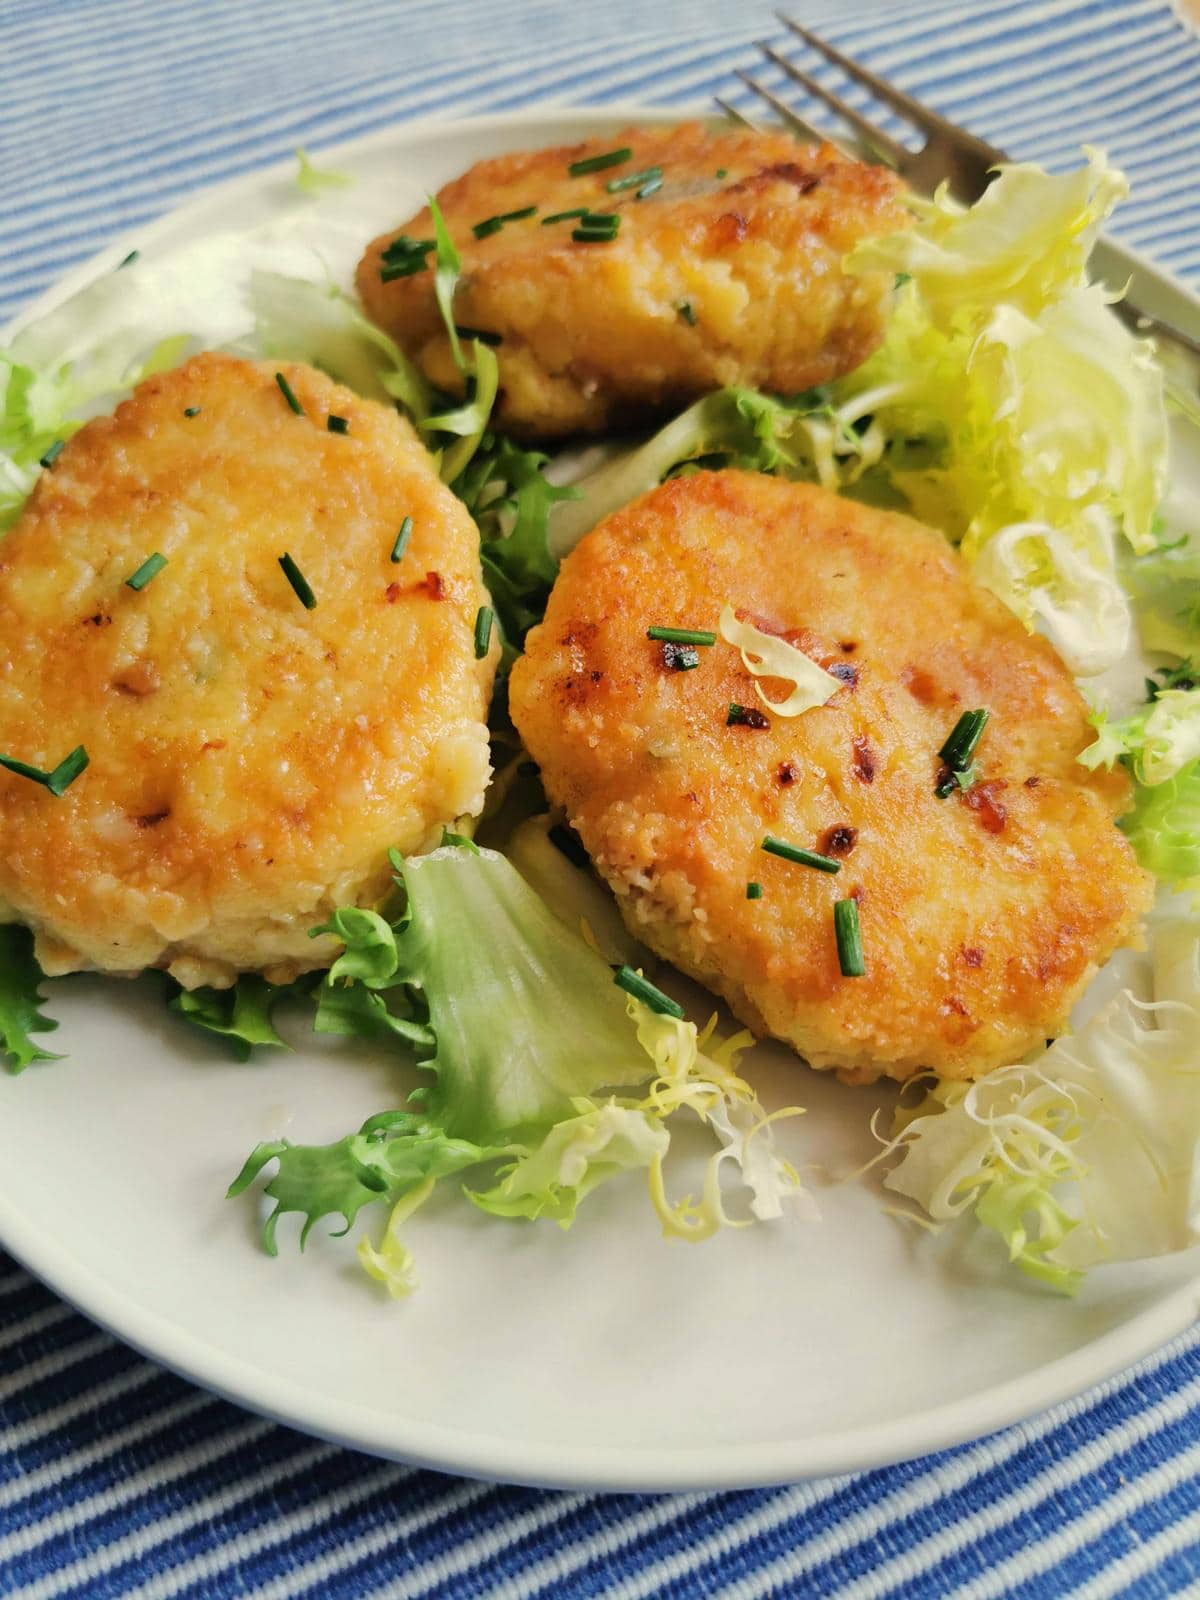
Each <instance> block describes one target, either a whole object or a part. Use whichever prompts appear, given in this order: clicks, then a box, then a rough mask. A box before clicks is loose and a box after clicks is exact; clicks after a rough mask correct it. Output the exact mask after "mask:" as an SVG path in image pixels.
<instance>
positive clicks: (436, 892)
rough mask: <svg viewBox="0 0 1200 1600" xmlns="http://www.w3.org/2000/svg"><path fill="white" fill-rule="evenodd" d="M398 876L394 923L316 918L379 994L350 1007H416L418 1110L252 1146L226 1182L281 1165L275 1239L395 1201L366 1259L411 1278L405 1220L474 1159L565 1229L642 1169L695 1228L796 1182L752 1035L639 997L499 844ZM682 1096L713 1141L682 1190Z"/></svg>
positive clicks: (507, 1211)
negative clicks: (752, 1067) (729, 1189)
mask: <svg viewBox="0 0 1200 1600" xmlns="http://www.w3.org/2000/svg"><path fill="white" fill-rule="evenodd" d="M398 879H399V886H400V888H401V889H402V891H403V895H404V899H405V905H404V910H403V912H402V914H401V915H400V916H399V917H397V918H396V919H395V920H394V921H391V922H389V921H387V920H385V918H384V917H383V916H382V915H380V914H379V913H373V912H360V911H348V912H339V913H338V915H337V916H336V917H335V918H334V919H333V920H332V921H331V922H330V923H328V924H326V925H325V926H324V927H323V928H321V929H320V930H317V931H319V932H320V933H322V934H336V935H337V937H339V938H340V939H341V940H342V941H343V946H344V948H343V953H342V955H341V956H340V957H339V958H338V961H336V962H335V963H334V965H333V967H332V968H331V969H330V974H329V978H328V980H327V986H328V989H329V991H330V992H338V991H341V992H347V991H348V992H351V993H354V992H357V991H361V992H362V993H363V994H366V995H369V996H370V997H371V1000H372V1002H374V1003H372V1004H368V1005H366V1006H363V1007H362V1008H361V1010H353V1009H343V1010H342V1011H341V1012H340V1013H339V1021H340V1022H341V1023H342V1024H343V1025H344V1027H345V1028H346V1030H347V1031H349V1030H350V1029H353V1030H354V1031H363V1032H367V1033H368V1034H369V1036H371V1037H374V1038H379V1037H380V1036H381V1035H382V1034H386V1024H384V1023H383V1022H382V1013H384V1012H386V1013H388V1014H390V1013H391V1011H392V1008H393V1006H395V1007H397V1008H398V1009H401V1010H402V1011H404V1012H406V1013H407V1014H408V1016H409V1017H410V1018H412V1019H413V1020H414V1021H415V1023H416V1024H417V1027H418V1028H419V1029H422V1030H423V1032H420V1033H418V1034H416V1035H415V1036H410V1037H409V1039H408V1041H407V1042H409V1043H412V1044H414V1045H415V1048H416V1055H417V1058H418V1061H419V1063H420V1068H421V1072H422V1077H423V1078H424V1080H425V1081H423V1082H422V1084H421V1086H420V1087H419V1088H418V1089H416V1090H415V1091H414V1092H413V1093H412V1094H410V1096H409V1097H408V1105H407V1107H402V1108H397V1109H395V1110H390V1111H386V1112H383V1113H380V1114H379V1115H378V1116H376V1117H372V1118H370V1119H368V1121H367V1122H366V1123H364V1124H363V1126H362V1127H361V1128H360V1129H359V1131H358V1132H357V1133H354V1134H350V1135H348V1136H347V1137H345V1138H343V1139H341V1140H338V1141H337V1142H336V1143H334V1144H330V1145H324V1146H301V1145H293V1144H291V1143H289V1142H288V1141H287V1140H282V1139H280V1140H273V1141H270V1142H268V1143H265V1144H262V1145H260V1146H259V1147H258V1148H257V1149H256V1150H255V1151H253V1152H252V1154H251V1156H250V1157H249V1159H248V1161H247V1162H246V1164H245V1166H244V1167H243V1169H242V1171H241V1173H240V1174H239V1175H238V1177H237V1178H236V1179H235V1180H234V1183H233V1185H232V1186H231V1189H230V1194H231V1195H236V1194H240V1193H242V1192H243V1191H244V1190H245V1189H247V1188H248V1187H249V1186H250V1185H251V1184H252V1183H253V1182H254V1180H255V1179H256V1178H257V1177H258V1175H259V1174H260V1173H261V1172H262V1171H263V1169H264V1168H265V1167H267V1166H268V1165H269V1164H270V1163H272V1162H274V1163H277V1166H276V1168H275V1171H274V1173H273V1174H272V1176H271V1177H270V1178H269V1180H268V1182H267V1184H266V1188H265V1193H266V1195H267V1197H268V1198H269V1199H271V1200H272V1201H273V1202H274V1206H273V1209H272V1211H271V1213H270V1215H269V1217H268V1220H267V1223H266V1229H265V1232H264V1242H265V1244H266V1246H267V1248H268V1249H269V1250H274V1249H275V1247H276V1239H275V1229H276V1225H277V1222H278V1218H279V1217H280V1216H281V1215H283V1214H284V1213H286V1212H299V1213H300V1214H301V1215H302V1216H303V1218H304V1223H303V1228H302V1233H301V1242H302V1243H303V1241H304V1239H305V1238H306V1237H307V1236H308V1234H309V1233H310V1231H311V1229H312V1228H313V1226H314V1225H315V1224H316V1223H317V1222H318V1221H319V1220H320V1219H321V1218H322V1217H325V1216H335V1217H337V1218H340V1219H341V1220H342V1222H343V1223H344V1225H345V1227H347V1228H348V1227H349V1226H350V1225H351V1224H352V1223H353V1222H354V1220H355V1218H356V1217H357V1216H358V1213H359V1212H360V1211H361V1210H362V1209H363V1208H364V1207H365V1206H368V1205H370V1204H372V1203H374V1202H381V1203H383V1204H386V1205H387V1206H388V1207H389V1209H390V1210H391V1211H392V1213H393V1224H389V1226H388V1228H387V1229H386V1231H385V1233H384V1235H383V1237H382V1238H381V1240H380V1241H379V1243H378V1244H375V1243H372V1242H371V1241H369V1240H368V1241H367V1242H366V1243H365V1244H364V1245H363V1247H362V1250H361V1252H360V1254H361V1255H362V1259H363V1264H364V1266H365V1267H366V1268H367V1270H368V1271H369V1272H371V1274H372V1275H373V1276H375V1277H378V1278H379V1279H380V1280H381V1281H383V1282H384V1283H385V1284H386V1285H387V1286H388V1288H389V1290H390V1291H391V1292H393V1293H403V1292H407V1290H408V1289H409V1288H411V1287H412V1283H413V1272H412V1260H411V1256H410V1255H409V1253H408V1250H407V1247H406V1246H405V1245H404V1244H403V1241H402V1240H401V1239H400V1237H399V1235H398V1233H397V1226H398V1221H399V1220H403V1219H406V1218H407V1217H408V1216H410V1215H411V1213H412V1212H413V1211H414V1210H415V1209H416V1207H417V1206H418V1205H420V1204H422V1203H423V1202H424V1200H425V1198H427V1196H428V1194H429V1193H431V1192H432V1189H433V1187H434V1185H435V1183H436V1182H437V1181H438V1180H439V1179H440V1178H443V1177H446V1176H449V1175H451V1174H453V1173H459V1172H466V1171H468V1170H472V1177H473V1179H474V1178H475V1175H476V1172H475V1169H478V1175H479V1177H480V1178H481V1179H483V1181H481V1182H477V1183H473V1185H472V1186H471V1187H470V1188H468V1190H467V1193H468V1195H469V1197H470V1199H471V1200H472V1201H473V1202H474V1203H475V1204H476V1205H477V1206H478V1207H480V1208H481V1209H482V1210H485V1211H488V1212H490V1213H492V1214H494V1215H496V1216H501V1217H525V1218H530V1219H532V1218H535V1217H546V1218H550V1219H553V1220H554V1221H556V1222H558V1223H559V1224H560V1225H561V1226H563V1227H566V1226H568V1225H569V1224H570V1223H571V1221H572V1220H573V1218H574V1216H575V1213H576V1209H577V1207H578V1205H579V1203H580V1201H581V1200H582V1199H584V1198H585V1196H586V1195H588V1194H589V1193H590V1192H592V1191H593V1190H594V1189H595V1188H596V1187H597V1186H598V1185H599V1184H601V1183H604V1182H607V1181H608V1180H609V1179H611V1178H614V1177H616V1176H617V1175H619V1174H621V1173H624V1172H629V1171H632V1170H643V1171H645V1172H646V1174H647V1188H648V1192H649V1195H650V1198H651V1200H652V1203H653V1204H654V1206H655V1209H656V1210H657V1212H658V1214H659V1217H660V1219H661V1220H662V1223H663V1226H664V1228H665V1229H666V1230H667V1231H668V1232H670V1233H672V1234H676V1235H678V1236H680V1237H685V1238H702V1237H707V1236H708V1234H710V1233H712V1232H714V1231H716V1229H717V1228H719V1227H721V1226H727V1225H742V1223H743V1222H744V1221H748V1220H754V1219H766V1218H770V1217H774V1216H777V1215H779V1214H780V1212H781V1210H782V1203H783V1201H784V1199H785V1198H786V1197H787V1196H788V1195H789V1194H792V1193H794V1192H797V1191H798V1189H799V1181H798V1178H797V1176H796V1174H795V1172H794V1170H793V1169H792V1168H791V1167H790V1165H789V1164H788V1163H786V1162H785V1161H784V1160H783V1159H782V1158H781V1157H780V1156H779V1155H778V1154H777V1153H776V1151H775V1148H774V1145H773V1142H772V1139H771V1134H770V1127H769V1124H770V1121H771V1120H772V1119H771V1118H769V1117H768V1116H767V1114H766V1113H765V1112H764V1111H763V1110H762V1108H761V1106H760V1105H759V1103H758V1101H757V1099H756V1097H755V1095H754V1093H753V1091H752V1089H751V1088H750V1087H749V1085H748V1084H747V1083H746V1082H745V1081H744V1080H743V1079H742V1078H741V1077H740V1076H739V1075H738V1073H737V1071H736V1060H737V1056H738V1054H739V1053H740V1052H741V1051H742V1050H743V1049H744V1048H745V1047H746V1045H747V1044H748V1043H749V1042H750V1038H749V1035H743V1036H739V1037H738V1038H737V1039H735V1040H729V1041H725V1042H723V1043H722V1042H718V1041H716V1040H715V1035H714V1031H713V1024H711V1023H710V1025H709V1027H708V1028H707V1029H705V1031H704V1032H703V1033H698V1032H697V1029H696V1027H695V1025H694V1024H692V1023H690V1022H686V1021H681V1020H677V1019H675V1018H673V1017H665V1016H659V1015H657V1014H656V1013H654V1012H651V1011H650V1010H648V1008H647V1007H646V1006H645V1005H644V1004H643V1003H642V1002H641V1001H640V1000H636V999H634V998H632V997H630V996H627V995H626V994H624V993H623V992H622V990H621V989H619V988H618V987H617V986H616V985H615V984H614V982H613V975H612V971H611V969H610V968H609V966H608V965H607V963H606V962H605V961H604V960H603V959H602V958H601V957H600V956H599V955H597V954H596V953H595V951H594V950H593V949H592V948H591V947H590V946H589V944H588V943H587V942H586V941H585V939H584V938H583V937H582V936H581V934H580V933H578V932H576V931H575V930H574V929H572V928H570V927H568V926H567V925H566V924H565V923H563V922H560V921H559V919H558V918H557V917H556V916H555V915H554V913H553V912H551V911H550V910H549V909H548V908H547V907H546V906H545V905H544V904H543V903H542V902H541V900H540V899H539V898H538V896H537V895H536V894H535V893H534V892H533V890H532V889H530V888H529V887H528V885H527V884H526V883H525V882H524V880H523V879H522V878H521V876H520V874H519V873H518V872H517V871H516V869H515V868H514V867H513V866H512V865H511V864H510V863H509V862H508V861H507V860H506V859H505V858H504V857H503V856H501V855H498V854H497V853H496V852H494V851H491V850H480V849H478V848H476V847H474V846H472V847H470V848H465V847H463V846H459V845H448V846H443V847H442V848H441V849H438V850H435V851H434V852H432V853H431V854H430V855H427V856H419V857H415V858H413V859H411V860H409V861H407V862H404V863H398ZM324 1003H325V1002H324V999H323V1001H322V1004H324ZM357 1020H361V1022H362V1028H361V1030H360V1029H359V1027H358V1026H357V1025H356V1022H357ZM401 1020H404V1018H401ZM400 1037H403V1035H400ZM426 1074H427V1075H428V1076H427V1077H426V1076H425V1075H426ZM685 1110H690V1111H691V1112H692V1113H693V1114H694V1115H695V1116H696V1117H697V1118H698V1119H699V1120H700V1121H701V1122H702V1123H703V1124H705V1125H706V1126H707V1127H708V1128H709V1129H710V1130H711V1132H712V1133H713V1135H714V1137H715V1139H716V1142H717V1151H716V1153H715V1155H714V1156H713V1157H712V1158H711V1160H710V1162H709V1167H708V1171H707V1173H706V1177H705V1181H704V1184H703V1190H702V1193H701V1195H700V1196H699V1198H698V1199H695V1200H694V1199H693V1198H692V1197H691V1196H690V1195H685V1196H683V1197H682V1198H680V1199H677V1200H670V1199H668V1198H667V1193H666V1186H665V1177H664V1167H663V1163H664V1159H665V1156H666V1154H667V1151H668V1148H669V1146H670V1129H669V1128H668V1126H667V1123H668V1120H669V1118H671V1117H672V1116H673V1115H674V1114H676V1113H677V1112H681V1111H685ZM727 1163H732V1164H733V1165H734V1167H735V1168H736V1169H737V1172H738V1174H739V1175H740V1178H741V1181H742V1184H743V1187H744V1188H745V1189H746V1191H747V1193H748V1196H749V1198H748V1202H747V1204H748V1210H749V1213H750V1216H749V1218H745V1219H741V1218H735V1217H733V1216H731V1214H730V1212H729V1210H728V1208H727V1205H726V1201H725V1195H724V1190H723V1187H722V1185H721V1183H720V1181H719V1174H720V1170H721V1169H722V1168H723V1167H724V1165H725V1164H727ZM397 1208H399V1210H398V1211H397Z"/></svg>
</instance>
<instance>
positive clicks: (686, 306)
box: [675, 300, 696, 328]
mask: <svg viewBox="0 0 1200 1600" xmlns="http://www.w3.org/2000/svg"><path fill="white" fill-rule="evenodd" d="M675 309H676V311H678V313H679V315H680V316H681V317H682V318H683V320H684V321H685V322H686V323H687V325H688V327H689V328H694V327H695V326H696V313H695V312H694V311H693V310H692V302H691V301H690V300H681V301H680V302H679V304H678V305H677V306H676V307H675Z"/></svg>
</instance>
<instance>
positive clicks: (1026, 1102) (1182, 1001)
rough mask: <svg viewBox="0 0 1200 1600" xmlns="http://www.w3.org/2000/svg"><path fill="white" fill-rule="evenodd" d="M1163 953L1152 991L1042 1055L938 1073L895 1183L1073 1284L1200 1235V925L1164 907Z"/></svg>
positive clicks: (1115, 1005)
mask: <svg viewBox="0 0 1200 1600" xmlns="http://www.w3.org/2000/svg"><path fill="white" fill-rule="evenodd" d="M1152 959H1153V994H1152V998H1151V999H1150V1000H1149V1001H1142V1000H1140V999H1138V998H1137V997H1136V996H1135V995H1134V994H1133V993H1132V992H1130V991H1128V990H1126V991H1124V992H1122V993H1121V994H1120V995H1118V996H1117V997H1116V998H1115V999H1114V1000H1113V1001H1111V1002H1110V1003H1109V1005H1108V1006H1106V1007H1105V1008H1104V1009H1103V1010H1101V1011H1100V1012H1098V1013H1097V1014H1096V1015H1095V1016H1094V1017H1093V1018H1092V1019H1091V1021H1090V1022H1088V1023H1087V1024H1086V1025H1085V1026H1084V1027H1083V1028H1081V1029H1080V1030H1079V1032H1078V1033H1077V1034H1075V1035H1073V1036H1065V1037H1063V1038H1061V1039H1057V1040H1056V1041H1055V1042H1054V1043H1053V1044H1052V1045H1051V1046H1050V1047H1049V1048H1048V1049H1047V1050H1045V1051H1044V1052H1043V1053H1042V1054H1040V1055H1039V1056H1038V1057H1036V1058H1035V1059H1034V1060H1032V1061H1029V1062H1026V1063H1024V1064H1020V1065H1017V1066H1012V1067H1002V1068H999V1069H998V1070H996V1071H994V1072H991V1073H989V1074H988V1075H987V1076H986V1077H984V1078H981V1079H979V1080H978V1081H976V1082H974V1083H951V1082H942V1083H937V1084H935V1085H934V1087H933V1088H932V1089H931V1090H930V1091H929V1093H928V1094H927V1096H926V1098H925V1100H924V1101H923V1103H922V1104H921V1105H919V1106H918V1107H917V1108H916V1109H915V1111H913V1112H909V1113H903V1114H902V1117H901V1126H900V1127H899V1130H898V1131H897V1133H896V1136H895V1138H894V1140H893V1141H892V1143H891V1145H890V1147H889V1151H890V1153H891V1154H892V1155H893V1156H898V1157H899V1163H898V1165H897V1166H895V1167H894V1169H893V1170H892V1171H891V1172H890V1173H889V1174H888V1176H887V1178H886V1179H885V1183H886V1185H887V1187H888V1188H889V1189H891V1190H893V1191H895V1192H896V1193H898V1194H901V1195H904V1196H906V1197H907V1198H908V1199H910V1200H913V1201H915V1202H916V1203H917V1204H918V1205H919V1206H920V1207H921V1208H922V1209H923V1210H924V1211H925V1212H926V1213H928V1215H929V1216H930V1217H931V1218H933V1220H934V1221H935V1222H938V1223H942V1222H949V1221H952V1220H953V1219H955V1218H957V1217H961V1216H964V1215H970V1216H973V1217H974V1218H975V1220H976V1221H977V1222H978V1223H980V1224H981V1225H982V1226H983V1227H985V1228H987V1229H990V1230H991V1231H992V1232H994V1233H997V1234H998V1235H999V1236H1000V1238H1001V1239H1002V1240H1003V1242H1004V1245H1005V1248H1006V1250H1007V1253H1008V1256H1009V1259H1010V1260H1011V1261H1012V1262H1013V1263H1014V1264H1015V1265H1016V1266H1018V1267H1019V1268H1020V1269H1021V1271H1023V1272H1025V1273H1027V1274H1029V1275H1030V1276H1032V1277H1034V1278H1037V1279H1039V1280H1040V1281H1042V1282H1044V1283H1046V1284H1048V1285H1049V1286H1050V1287H1051V1288H1053V1289H1056V1290H1058V1291H1060V1292H1062V1293H1066V1294H1070V1293H1073V1292H1074V1290H1075V1289H1076V1288H1077V1287H1078V1285H1079V1283H1080V1281H1081V1278H1082V1275H1083V1272H1084V1271H1085V1270H1086V1269H1087V1268H1089V1267H1092V1266H1097V1265H1100V1264H1102V1263H1104V1262H1109V1261H1126V1260H1134V1259H1142V1258H1144V1257H1148V1256H1154V1255H1162V1254H1166V1253H1169V1252H1171V1251H1175V1250H1181V1249H1184V1248H1186V1247H1187V1246H1189V1245H1192V1244H1195V1243H1196V1242H1197V1240H1200V922H1198V921H1197V920H1196V918H1195V917H1181V916H1174V915H1167V916H1164V917H1161V918H1160V919H1159V921H1158V922H1157V924H1156V926H1155V927H1154V929H1153V945H1152Z"/></svg>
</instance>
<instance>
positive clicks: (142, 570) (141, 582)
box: [125, 550, 167, 590]
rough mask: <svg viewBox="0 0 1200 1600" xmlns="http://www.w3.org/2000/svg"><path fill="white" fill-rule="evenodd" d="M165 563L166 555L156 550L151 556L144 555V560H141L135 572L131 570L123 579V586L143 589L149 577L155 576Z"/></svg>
mask: <svg viewBox="0 0 1200 1600" xmlns="http://www.w3.org/2000/svg"><path fill="white" fill-rule="evenodd" d="M166 564H167V558H166V556H164V555H161V554H160V553H159V552H158V551H157V550H156V551H155V552H154V554H153V555H152V556H147V557H146V559H145V561H143V562H142V564H141V566H140V567H139V568H138V569H137V571H136V572H131V573H130V574H129V576H128V577H127V578H126V579H125V587H126V588H127V589H134V590H137V589H144V588H145V587H146V585H147V584H148V583H149V582H150V579H151V578H157V576H158V574H159V573H160V572H161V571H162V569H163V568H164V567H165V566H166Z"/></svg>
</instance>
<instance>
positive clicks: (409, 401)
mask: <svg viewBox="0 0 1200 1600" xmlns="http://www.w3.org/2000/svg"><path fill="white" fill-rule="evenodd" d="M249 305H250V310H251V312H252V313H253V316H254V331H253V334H252V335H250V336H249V337H248V338H247V339H246V340H244V341H243V343H244V345H245V349H246V353H247V354H248V355H254V356H261V357H273V358H275V359H277V360H280V361H306V362H308V363H309V365H310V366H314V367H320V368H321V370H322V371H323V372H327V373H328V374H329V375H330V377H331V378H335V379H336V380H337V381H338V382H339V383H344V384H345V385H346V386H347V388H350V389H353V390H354V391H355V393H356V394H361V395H365V396H366V398H367V399H368V400H382V401H387V400H395V401H399V403H400V404H401V405H402V406H403V407H404V409H405V410H406V411H407V412H408V414H409V416H410V417H412V419H413V420H414V421H415V422H420V421H422V420H423V419H424V418H425V417H427V416H428V415H429V412H430V410H431V409H432V406H433V393H432V390H431V389H430V386H429V383H428V382H427V380H426V378H425V376H424V374H423V373H422V372H421V371H420V369H419V368H418V367H417V366H415V365H414V363H413V362H411V361H410V360H409V359H408V357H407V356H406V355H404V354H403V353H402V351H401V349H400V347H399V345H398V344H397V343H396V342H395V340H394V339H391V338H389V337H388V335H387V334H386V333H384V331H383V329H382V328H377V327H376V326H375V324H374V323H373V322H370V321H369V320H368V319H367V317H366V316H364V314H363V312H362V311H361V309H360V308H359V306H358V305H357V304H356V302H355V301H353V300H352V299H351V298H350V296H349V295H347V294H343V293H342V291H341V290H340V289H339V288H337V286H336V285H335V284H333V283H314V282H312V281H311V280H310V279H307V278H293V277H288V276H287V275H286V274H284V273H281V272H268V271H264V270H263V269H261V268H258V269H255V270H254V271H253V272H251V274H250V283H249Z"/></svg>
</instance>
